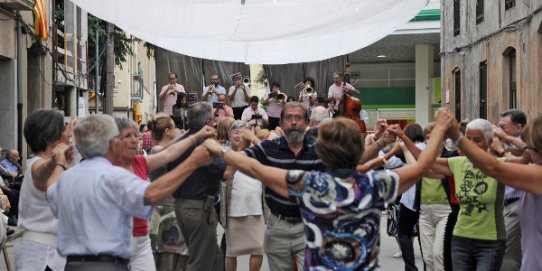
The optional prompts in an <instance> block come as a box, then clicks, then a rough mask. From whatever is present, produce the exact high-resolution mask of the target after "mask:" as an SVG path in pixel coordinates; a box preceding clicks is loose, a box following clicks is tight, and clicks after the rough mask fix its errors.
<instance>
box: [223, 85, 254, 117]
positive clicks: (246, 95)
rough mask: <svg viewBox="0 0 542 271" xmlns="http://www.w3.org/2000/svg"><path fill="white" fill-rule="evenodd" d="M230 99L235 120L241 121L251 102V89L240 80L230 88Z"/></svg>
mask: <svg viewBox="0 0 542 271" xmlns="http://www.w3.org/2000/svg"><path fill="white" fill-rule="evenodd" d="M228 98H230V105H231V107H232V109H233V116H234V118H235V119H236V120H238V119H241V115H242V114H243V110H245V108H247V107H248V103H249V102H250V88H249V87H248V86H245V85H244V84H243V81H241V80H238V81H236V82H234V85H233V86H231V87H230V91H229V92H228Z"/></svg>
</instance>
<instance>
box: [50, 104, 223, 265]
mask: <svg viewBox="0 0 542 271" xmlns="http://www.w3.org/2000/svg"><path fill="white" fill-rule="evenodd" d="M74 134H75V141H76V142H77V144H76V147H77V149H78V151H79V153H80V154H81V155H82V156H83V158H85V160H84V161H83V162H81V163H79V164H77V165H76V166H74V167H72V168H70V169H68V170H66V165H67V163H68V162H69V161H67V160H66V157H65V153H66V152H67V151H69V147H68V146H67V145H66V144H63V143H61V144H59V145H58V146H57V147H56V148H55V149H54V150H53V153H54V157H55V162H56V166H55V167H54V169H53V170H54V174H60V178H59V179H50V180H48V182H47V199H48V201H49V204H50V207H51V211H52V212H53V215H54V216H56V217H57V218H58V239H57V250H58V252H59V253H60V255H63V256H66V258H67V264H66V269H65V270H69V271H70V270H102V271H109V270H112V271H113V270H114V271H116V270H128V267H127V263H128V260H129V259H130V258H131V256H132V247H131V243H132V219H133V217H139V218H149V217H150V215H151V213H152V208H153V206H152V205H153V204H156V203H158V202H160V201H161V200H163V199H165V198H167V197H169V196H170V195H171V194H172V193H173V192H174V191H175V190H176V189H177V188H178V187H179V186H180V185H181V184H182V183H183V182H184V181H185V179H186V178H187V177H188V176H190V174H192V172H194V171H195V170H196V169H197V168H198V167H199V166H201V165H208V164H209V163H210V162H211V161H212V157H211V156H210V155H209V153H208V152H207V151H206V149H205V148H197V149H196V150H195V151H194V152H192V154H191V155H190V158H189V159H187V160H186V161H184V163H182V164H181V165H179V166H178V167H175V168H174V169H173V170H172V171H170V172H169V173H167V174H166V175H163V176H162V177H160V178H158V179H157V180H156V181H154V182H152V183H149V182H142V181H141V179H140V178H139V177H137V176H136V175H134V174H132V173H130V172H128V171H126V170H124V169H123V168H121V167H116V166H113V165H112V162H113V161H117V160H118V155H119V153H120V152H119V148H120V147H121V146H122V144H121V140H124V138H119V131H118V128H117V127H116V124H115V121H114V120H113V118H112V117H111V116H108V115H91V116H88V117H86V118H84V119H83V120H81V121H80V122H79V123H78V124H77V126H76V127H75V130H74ZM188 140H191V141H193V143H195V142H196V139H195V138H189V139H188ZM204 150H205V151H204Z"/></svg>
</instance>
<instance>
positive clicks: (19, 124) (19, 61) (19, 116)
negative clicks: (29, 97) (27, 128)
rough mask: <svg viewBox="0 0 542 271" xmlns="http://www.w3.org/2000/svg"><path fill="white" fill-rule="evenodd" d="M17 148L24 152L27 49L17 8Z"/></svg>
mask: <svg viewBox="0 0 542 271" xmlns="http://www.w3.org/2000/svg"><path fill="white" fill-rule="evenodd" d="M15 14H16V16H17V41H16V42H17V62H16V63H17V150H18V151H19V153H23V138H22V136H23V72H24V71H23V63H22V59H23V52H25V51H26V48H25V44H24V43H23V29H22V27H23V26H22V24H21V21H20V20H22V17H21V13H20V12H19V11H18V10H17V11H16V12H15Z"/></svg>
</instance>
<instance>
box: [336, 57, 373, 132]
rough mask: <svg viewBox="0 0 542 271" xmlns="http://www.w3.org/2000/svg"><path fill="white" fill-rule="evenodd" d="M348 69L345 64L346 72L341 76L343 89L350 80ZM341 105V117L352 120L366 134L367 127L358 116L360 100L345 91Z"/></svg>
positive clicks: (347, 65)
mask: <svg viewBox="0 0 542 271" xmlns="http://www.w3.org/2000/svg"><path fill="white" fill-rule="evenodd" d="M349 65H350V66H349ZM350 67H351V64H350V63H347V64H346V70H345V72H344V75H343V87H345V86H346V81H347V80H348V79H349V78H350V76H349V73H348V71H349V69H350ZM348 81H349V80H348ZM354 84H355V83H354ZM341 105H342V107H341V116H343V117H345V118H349V119H351V120H354V121H355V122H356V123H357V124H358V126H359V129H360V130H361V132H362V133H366V132H367V127H365V121H363V120H362V119H361V117H360V115H359V114H360V112H361V100H360V99H358V98H356V97H354V96H352V94H349V93H347V92H346V91H345V92H343V99H342V103H341Z"/></svg>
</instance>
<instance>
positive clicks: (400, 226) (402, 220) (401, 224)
mask: <svg viewBox="0 0 542 271" xmlns="http://www.w3.org/2000/svg"><path fill="white" fill-rule="evenodd" d="M419 217H420V213H419V212H416V211H412V210H410V209H408V208H407V207H405V206H404V205H403V204H401V208H400V210H399V221H398V222H397V234H398V236H399V244H400V246H401V253H402V254H403V262H404V263H405V270H406V271H417V270H418V268H417V267H416V260H415V258H414V244H413V243H412V237H413V236H414V227H415V226H416V223H418V218H419Z"/></svg>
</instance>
